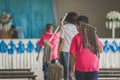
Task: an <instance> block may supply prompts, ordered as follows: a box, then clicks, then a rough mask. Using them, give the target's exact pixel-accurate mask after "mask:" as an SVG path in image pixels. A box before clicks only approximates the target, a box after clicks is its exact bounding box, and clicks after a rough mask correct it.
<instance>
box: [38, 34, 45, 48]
mask: <svg viewBox="0 0 120 80" xmlns="http://www.w3.org/2000/svg"><path fill="white" fill-rule="evenodd" d="M43 41H44V39H43V36H42V37H41V38H40V40H39V42H38V45H39V46H40V47H42V46H43V45H44V43H43Z"/></svg>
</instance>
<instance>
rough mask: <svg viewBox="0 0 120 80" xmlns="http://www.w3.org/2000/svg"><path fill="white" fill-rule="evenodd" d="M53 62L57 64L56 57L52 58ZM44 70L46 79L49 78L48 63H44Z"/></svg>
mask: <svg viewBox="0 0 120 80" xmlns="http://www.w3.org/2000/svg"><path fill="white" fill-rule="evenodd" d="M51 63H53V64H55V63H56V59H54V60H52V61H51ZM43 72H44V80H47V76H48V64H47V63H43Z"/></svg>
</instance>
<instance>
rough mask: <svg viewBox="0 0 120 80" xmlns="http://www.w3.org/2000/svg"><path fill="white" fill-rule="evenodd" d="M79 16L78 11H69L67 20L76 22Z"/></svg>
mask: <svg viewBox="0 0 120 80" xmlns="http://www.w3.org/2000/svg"><path fill="white" fill-rule="evenodd" d="M77 17H78V15H77V13H75V12H69V13H68V15H67V17H66V18H65V21H66V22H68V23H72V24H76V20H77Z"/></svg>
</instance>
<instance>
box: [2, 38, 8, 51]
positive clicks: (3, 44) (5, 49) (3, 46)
mask: <svg viewBox="0 0 120 80" xmlns="http://www.w3.org/2000/svg"><path fill="white" fill-rule="evenodd" d="M7 50H8V48H7V44H6V43H5V42H4V40H2V41H1V43H0V52H1V53H6V52H7Z"/></svg>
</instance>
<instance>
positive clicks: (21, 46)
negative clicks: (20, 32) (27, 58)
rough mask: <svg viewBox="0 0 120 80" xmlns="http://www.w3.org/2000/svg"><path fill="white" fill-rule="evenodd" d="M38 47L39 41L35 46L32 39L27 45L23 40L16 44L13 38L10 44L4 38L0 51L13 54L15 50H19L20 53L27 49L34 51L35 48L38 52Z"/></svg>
mask: <svg viewBox="0 0 120 80" xmlns="http://www.w3.org/2000/svg"><path fill="white" fill-rule="evenodd" d="M38 48H39V46H38V41H37V42H36V45H35V46H34V45H33V43H32V41H30V40H29V41H28V43H27V45H25V44H24V43H23V41H21V40H20V41H19V42H18V44H17V45H15V43H14V42H13V41H12V40H11V41H10V42H9V44H8V45H7V43H6V42H5V41H4V40H2V41H0V52H1V53H2V54H4V53H6V52H8V54H11V55H12V54H14V52H15V51H17V53H18V54H22V53H24V52H25V51H27V52H28V53H32V52H33V51H34V50H35V51H36V52H38Z"/></svg>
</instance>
